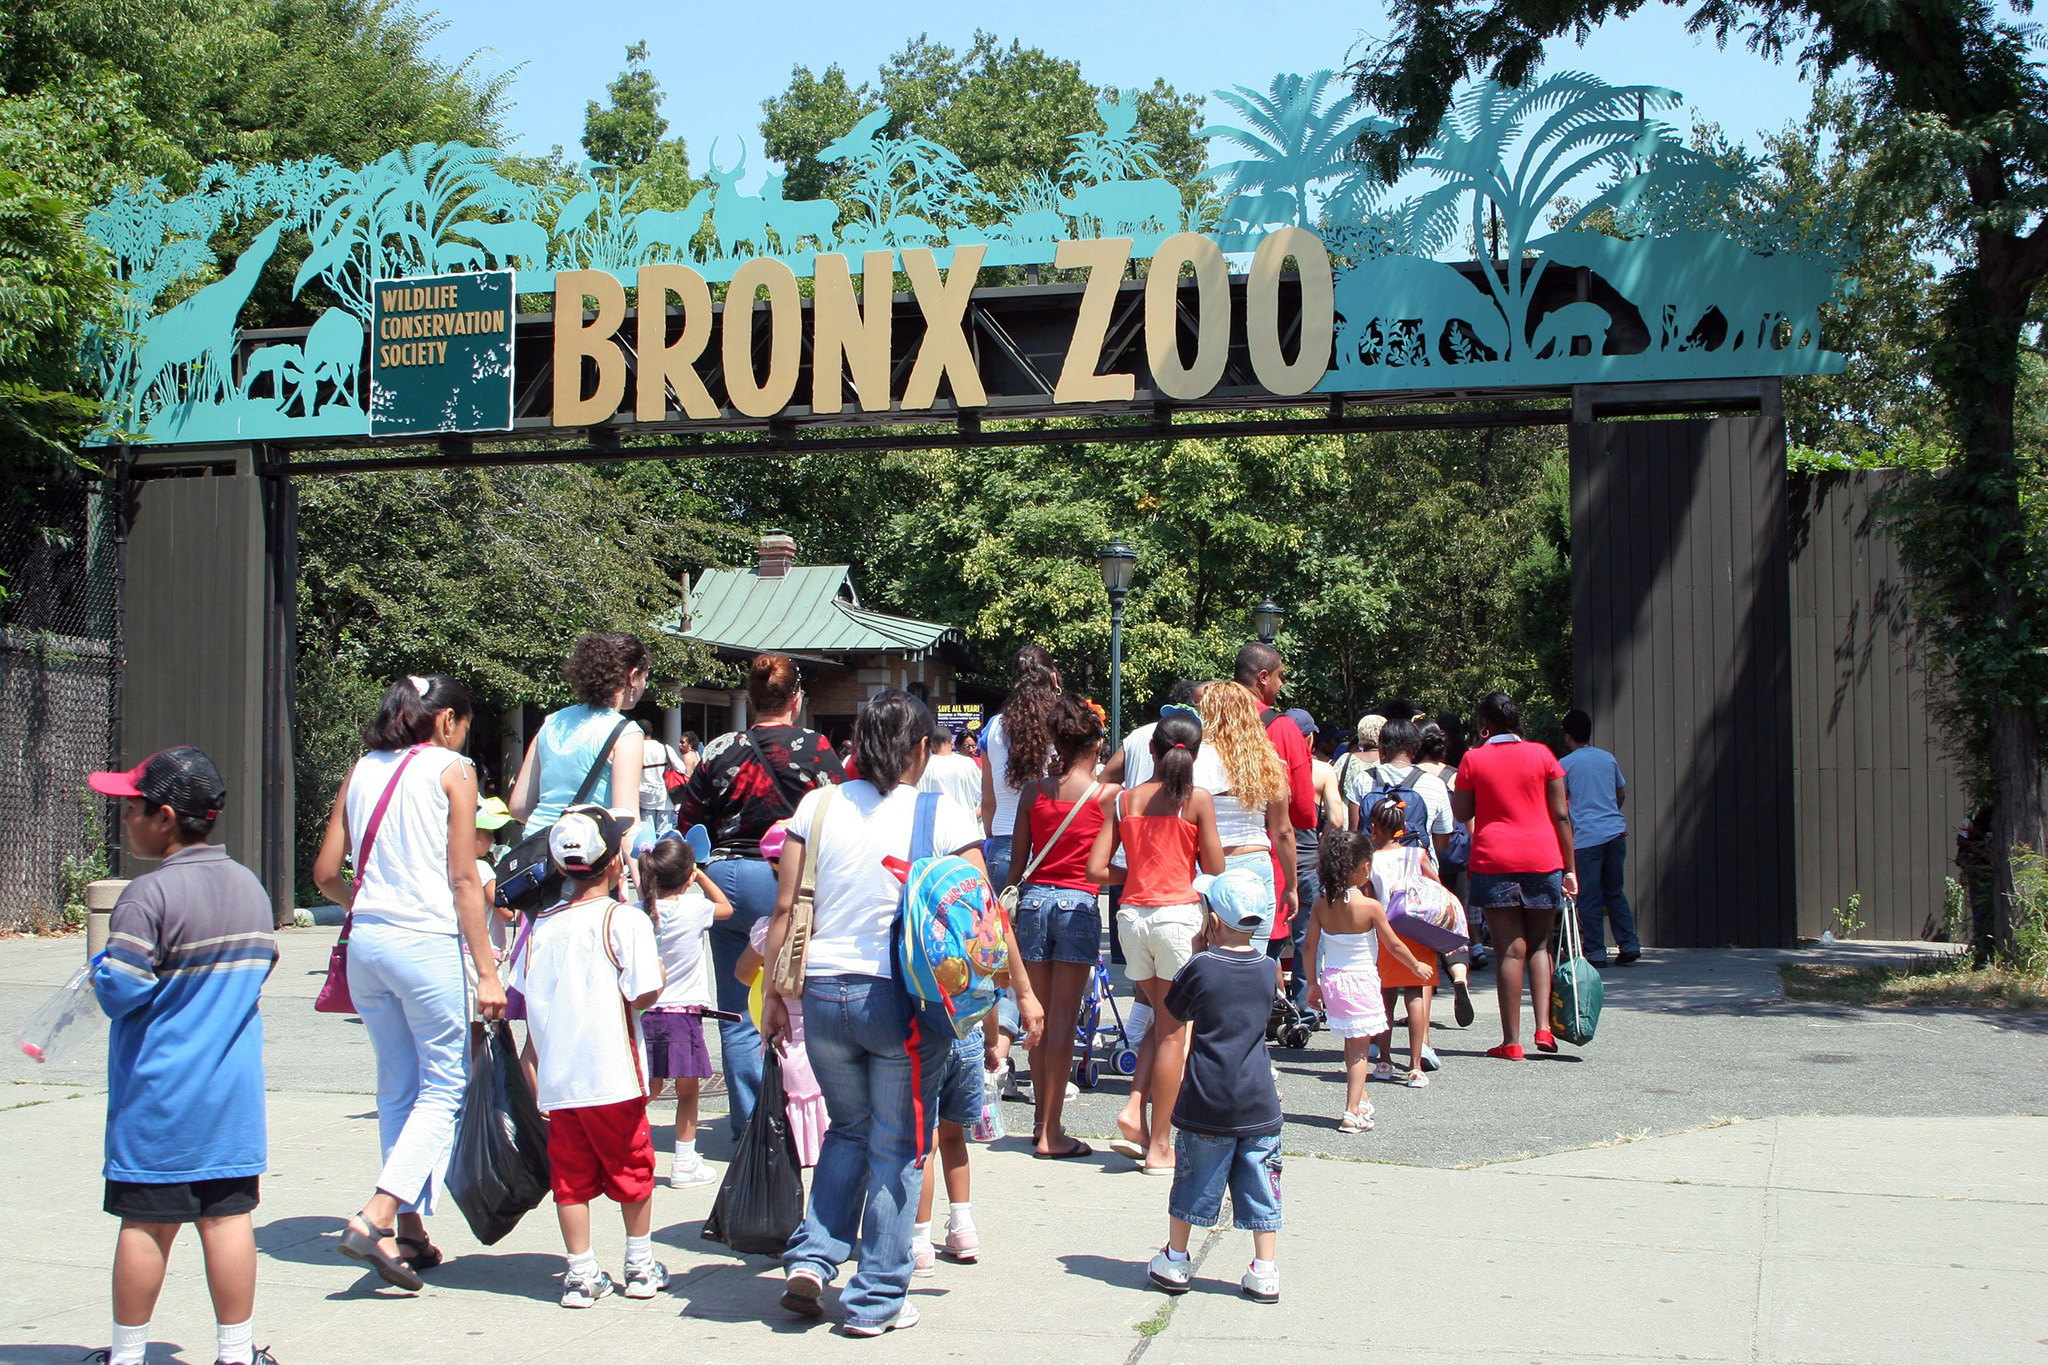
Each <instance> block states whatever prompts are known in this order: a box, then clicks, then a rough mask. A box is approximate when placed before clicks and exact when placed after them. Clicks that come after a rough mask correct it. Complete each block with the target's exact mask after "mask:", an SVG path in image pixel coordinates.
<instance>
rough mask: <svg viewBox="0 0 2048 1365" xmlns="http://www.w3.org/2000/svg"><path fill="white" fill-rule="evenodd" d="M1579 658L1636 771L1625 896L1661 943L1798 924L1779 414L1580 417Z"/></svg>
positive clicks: (1610, 743) (1699, 942)
mask: <svg viewBox="0 0 2048 1365" xmlns="http://www.w3.org/2000/svg"><path fill="white" fill-rule="evenodd" d="M1571 461H1572V631H1573V636H1572V657H1573V661H1574V677H1573V691H1574V696H1575V700H1576V703H1577V705H1579V706H1581V707H1583V708H1584V709H1585V710H1586V711H1588V712H1589V713H1590V714H1591V715H1592V717H1593V728H1594V736H1593V738H1594V743H1596V744H1599V745H1601V746H1602V747H1604V748H1608V749H1611V750H1613V752H1614V753H1615V755H1616V757H1617V758H1619V759H1620V761H1621V766H1622V771H1623V773H1624V774H1625V775H1626V776H1627V778H1628V782H1629V800H1628V806H1627V812H1626V813H1627V815H1628V825H1629V867H1628V886H1629V897H1630V900H1631V902H1632V904H1633V905H1634V907H1635V912H1636V918H1637V923H1638V926H1639V928H1640V930H1641V932H1642V936H1643V941H1644V942H1645V943H1649V944H1652V945H1656V946H1661V947H1679V948H1693V947H1722V946H1742V947H1779V946H1789V945H1790V944H1791V942H1792V940H1793V934H1794V927H1795V915H1794V905H1795V900H1794V897H1795V886H1796V872H1795V860H1794V856H1793V830H1794V819H1793V809H1794V797H1793V775H1792V774H1793V745H1792V685H1791V671H1790V667H1789V659H1790V652H1791V619H1790V605H1791V604H1790V595H1789V588H1788V583H1787V577H1786V564H1787V559H1786V555H1787V548H1788V547H1787V540H1788V528H1787V525H1786V517H1785V513H1784V508H1785V505H1786V504H1785V440H1784V424H1783V422H1782V421H1781V420H1780V419H1778V418H1777V417H1727V418H1714V419H1698V420H1683V421H1626V422H1603V423H1575V424H1574V425H1573V427H1572V439H1571Z"/></svg>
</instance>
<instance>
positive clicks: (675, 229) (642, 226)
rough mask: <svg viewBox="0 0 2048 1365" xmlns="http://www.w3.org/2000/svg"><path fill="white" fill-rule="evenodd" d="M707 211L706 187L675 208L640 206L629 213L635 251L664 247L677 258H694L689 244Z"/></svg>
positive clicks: (709, 207) (694, 254)
mask: <svg viewBox="0 0 2048 1365" xmlns="http://www.w3.org/2000/svg"><path fill="white" fill-rule="evenodd" d="M710 210H711V191H710V190H698V191H697V192H696V193H695V194H693V195H691V196H690V202H689V203H688V204H685V205H684V206H683V207H682V208H679V209H642V210H641V211H640V212H638V213H636V214H634V215H633V229H632V231H633V242H634V249H635V251H637V252H641V253H645V252H647V251H649V250H651V249H652V248H654V247H667V248H668V249H669V250H670V251H671V252H673V253H675V256H676V258H677V259H678V260H684V261H687V260H693V259H695V256H696V252H695V250H694V248H693V247H692V246H691V243H693V242H695V241H696V240H697V233H698V232H699V231H700V230H701V229H702V228H703V226H704V215H705V214H706V213H708V212H710Z"/></svg>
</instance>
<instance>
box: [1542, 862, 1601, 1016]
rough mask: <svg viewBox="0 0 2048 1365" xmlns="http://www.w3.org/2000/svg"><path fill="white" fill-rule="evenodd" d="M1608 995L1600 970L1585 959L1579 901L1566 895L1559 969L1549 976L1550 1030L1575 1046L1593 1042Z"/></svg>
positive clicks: (1559, 940)
mask: <svg viewBox="0 0 2048 1365" xmlns="http://www.w3.org/2000/svg"><path fill="white" fill-rule="evenodd" d="M1606 995H1607V988H1606V986H1605V985H1603V984H1602V983H1601V980H1600V972H1599V970H1598V969H1597V968H1595V967H1594V966H1593V964H1592V963H1590V962H1588V961H1586V947H1585V941H1584V939H1583V937H1582V935H1581V933H1580V931H1579V907H1578V903H1577V902H1576V901H1575V900H1574V899H1573V898H1572V897H1570V896H1567V897H1565V901H1564V929H1563V932H1562V933H1561V934H1559V936H1558V951H1557V971H1556V972H1555V973H1554V974H1553V975H1552V976H1551V978H1550V1028H1551V1031H1552V1032H1554V1033H1555V1034H1557V1036H1558V1037H1560V1038H1562V1039H1564V1040H1565V1041H1566V1042H1567V1043H1570V1044H1571V1045H1572V1046H1573V1047H1584V1046H1585V1045H1586V1044H1588V1043H1590V1042H1592V1041H1593V1031H1594V1030H1595V1029H1597V1028H1599V1027H1600V1006H1601V1003H1602V1002H1603V1001H1604V1000H1605V999H1606Z"/></svg>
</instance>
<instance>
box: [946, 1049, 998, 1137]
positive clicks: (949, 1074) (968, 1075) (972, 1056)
mask: <svg viewBox="0 0 2048 1365" xmlns="http://www.w3.org/2000/svg"><path fill="white" fill-rule="evenodd" d="M986 1051H987V1048H986V1046H985V1045H984V1044H983V1042H982V1040H981V1030H980V1029H976V1030H975V1031H974V1032H972V1033H970V1034H968V1035H967V1036H966V1037H965V1038H955V1039H954V1040H953V1047H952V1050H951V1051H950V1052H948V1053H947V1054H946V1068H945V1070H944V1071H942V1072H940V1073H939V1117H940V1118H941V1119H942V1120H944V1121H945V1122H947V1123H957V1124H959V1125H960V1126H961V1127H962V1128H972V1127H973V1126H974V1125H975V1124H977V1123H979V1122H981V1106H982V1104H983V1102H984V1101H985V1100H986V1099H987V1096H986V1095H984V1094H983V1093H982V1080H983V1072H982V1069H981V1062H982V1058H983V1056H984V1054H985V1053H986Z"/></svg>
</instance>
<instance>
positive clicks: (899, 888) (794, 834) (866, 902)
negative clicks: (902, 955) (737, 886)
mask: <svg viewBox="0 0 2048 1365" xmlns="http://www.w3.org/2000/svg"><path fill="white" fill-rule="evenodd" d="M827 793H830V794H831V800H832V804H831V806H830V807H829V808H827V810H826V811H825V828H824V830H823V831H822V832H821V834H820V835H819V839H818V844H819V846H818V847H817V848H813V849H806V850H805V855H804V856H805V857H807V858H814V859H816V860H817V861H816V862H815V863H814V864H813V867H814V868H815V871H814V873H813V879H814V881H815V882H816V885H817V899H816V900H815V901H814V902H813V909H812V921H811V943H810V949H809V952H808V955H807V956H806V958H805V961H804V970H805V973H806V974H807V975H810V976H880V977H891V976H894V975H895V968H894V966H893V964H892V963H891V962H890V960H889V928H890V926H891V925H892V924H894V923H895V920H896V912H897V909H898V907H899V906H900V905H901V904H902V902H903V883H902V882H900V881H898V880H897V879H896V874H895V873H893V872H891V871H890V870H889V869H888V868H886V867H884V866H882V859H884V858H891V857H893V858H908V857H909V856H910V833H911V825H912V822H913V821H914V820H915V819H916V816H917V798H918V791H917V789H916V788H915V787H906V786H897V787H894V788H892V789H891V790H890V792H889V794H888V795H887V796H886V797H885V796H884V795H883V794H882V793H880V792H878V791H876V790H875V785H874V783H872V782H869V781H867V780H866V779H864V778H859V779H855V780H854V781H851V782H842V783H841V784H840V785H838V786H837V787H827V788H824V789H821V790H815V791H811V792H807V793H806V794H805V795H804V799H803V800H802V801H800V802H798V803H797V808H796V814H795V815H792V816H791V817H790V819H789V837H790V838H791V839H793V840H797V841H799V842H801V841H803V840H805V839H807V838H808V837H809V835H810V832H811V817H812V816H813V815H814V814H816V812H817V809H818V807H817V803H818V802H819V801H822V800H824V799H826V795H827ZM983 837H984V836H983V834H982V829H981V819H980V817H979V816H977V815H976V814H975V813H974V812H973V811H971V810H968V809H967V808H966V807H965V806H962V805H961V804H960V803H959V802H957V801H952V800H949V799H947V798H946V797H945V796H941V797H939V809H938V815H937V819H936V821H935V822H934V824H933V827H932V851H933V852H934V853H958V852H960V851H962V850H963V849H969V848H978V847H980V846H981V842H982V839H983Z"/></svg>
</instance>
